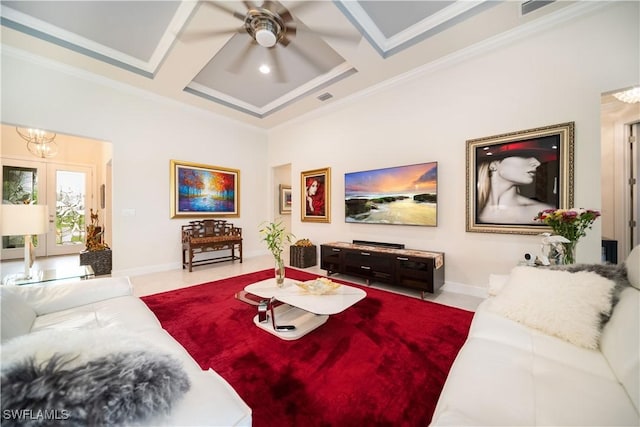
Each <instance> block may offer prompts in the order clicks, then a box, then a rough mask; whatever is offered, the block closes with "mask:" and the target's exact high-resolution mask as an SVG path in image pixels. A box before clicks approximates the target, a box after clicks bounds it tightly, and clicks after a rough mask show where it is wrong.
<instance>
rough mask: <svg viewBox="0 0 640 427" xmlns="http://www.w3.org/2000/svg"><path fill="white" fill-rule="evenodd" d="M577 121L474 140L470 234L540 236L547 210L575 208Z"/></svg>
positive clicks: (470, 148) (469, 162) (469, 157)
mask: <svg viewBox="0 0 640 427" xmlns="http://www.w3.org/2000/svg"><path fill="white" fill-rule="evenodd" d="M574 135H575V123H574V122H567V123H560V124H556V125H551V126H545V127H539V128H534V129H527V130H523V131H518V132H511V133H505V134H501V135H494V136H489V137H485V138H479V139H471V140H468V141H467V147H466V170H467V180H466V196H467V200H466V231H470V232H481V233H507V234H540V233H542V232H545V231H548V230H549V227H548V226H546V225H544V224H542V223H539V222H537V221H535V220H534V217H535V216H536V215H537V214H538V212H540V211H542V210H544V209H568V208H571V207H573V192H574V190H573V180H574Z"/></svg>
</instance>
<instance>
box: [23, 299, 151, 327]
mask: <svg viewBox="0 0 640 427" xmlns="http://www.w3.org/2000/svg"><path fill="white" fill-rule="evenodd" d="M111 326H120V327H124V328H127V329H129V330H131V331H141V330H145V329H149V328H160V322H159V321H158V318H157V317H156V316H155V315H154V314H153V313H152V312H151V311H150V310H149V309H148V308H147V306H146V304H145V303H144V302H142V301H141V300H140V298H137V297H134V296H123V297H117V298H111V299H107V300H102V301H97V302H94V303H91V304H86V305H81V306H79V307H72V308H69V309H66V310H62V311H55V312H52V313H49V314H44V315H42V316H38V317H37V318H36V320H35V322H33V327H32V331H33V332H36V331H39V330H42V329H76V328H103V327H111Z"/></svg>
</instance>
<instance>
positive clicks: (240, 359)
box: [142, 268, 473, 427]
mask: <svg viewBox="0 0 640 427" xmlns="http://www.w3.org/2000/svg"><path fill="white" fill-rule="evenodd" d="M269 277H273V270H264V271H259V272H256V273H250V274H245V275H242V276H237V277H232V278H229V279H224V280H218V281H216V282H211V283H206V284H203V285H197V286H192V287H189V288H184V289H179V290H175V291H170V292H164V293H160V294H156V295H151V296H147V297H144V298H142V299H143V301H144V302H145V303H146V304H147V305H148V306H149V307H150V308H151V310H153V312H154V313H155V314H156V316H157V317H158V318H159V319H160V322H161V323H162V326H163V327H164V328H165V329H166V330H167V331H169V333H170V334H171V335H173V336H174V337H175V338H176V339H177V340H178V341H179V342H180V343H181V344H182V345H183V346H184V347H185V348H186V349H187V350H188V351H189V353H191V355H192V356H193V358H194V359H195V360H197V361H198V363H199V364H200V366H201V367H202V368H203V369H208V368H213V369H214V370H215V371H217V372H218V373H219V374H220V375H221V376H222V377H224V378H225V379H226V380H227V381H228V382H229V383H230V384H231V385H232V386H233V387H234V388H235V389H236V391H237V392H238V394H239V395H240V396H241V397H242V398H243V399H244V401H245V402H246V403H247V404H248V405H249V406H250V407H251V408H252V410H253V425H254V426H256V427H260V426H362V425H389V426H400V425H406V426H411V425H416V426H418V425H420V426H426V425H428V424H429V422H430V421H431V417H432V415H433V411H434V409H435V405H436V402H437V400H438V396H439V395H440V392H441V390H442V387H443V385H444V382H445V379H446V377H447V373H448V372H449V369H450V367H451V364H452V363H453V360H454V358H455V356H456V354H457V353H458V351H459V350H460V347H461V346H462V344H463V343H464V340H465V339H466V337H467V333H468V330H469V325H470V322H471V318H472V317H473V313H472V312H469V311H465V310H460V309H456V308H451V307H446V306H443V305H439V304H435V303H431V302H427V301H421V300H418V299H415V298H410V297H405V296H401V295H396V294H393V293H391V292H385V291H381V290H377V289H372V288H369V287H366V286H362V288H363V289H365V290H366V292H367V297H366V298H365V299H364V300H362V301H360V302H358V303H357V304H356V305H354V306H353V307H351V308H349V309H347V310H346V311H344V312H342V313H340V314H337V315H335V316H331V317H330V318H329V320H328V321H327V323H326V324H324V325H323V326H321V327H320V328H319V329H316V330H315V331H313V332H311V333H310V334H309V335H306V336H304V337H302V338H301V339H299V340H296V341H284V340H281V339H279V338H277V337H275V336H273V335H271V334H269V333H267V332H265V331H263V330H261V329H258V328H257V327H256V326H255V325H254V324H253V317H254V316H255V314H256V312H257V308H256V307H255V306H251V305H249V304H247V303H244V302H241V301H238V300H236V299H235V298H234V295H235V293H236V292H239V291H241V290H243V289H244V287H245V286H246V285H248V284H250V283H254V282H257V281H260V280H264V279H267V278H269ZM287 277H289V278H292V279H296V280H309V279H312V278H314V277H317V276H315V275H313V274H309V273H305V272H303V271H299V270H294V269H289V268H287ZM336 281H338V282H339V280H336ZM342 283H345V284H349V285H352V286H358V285H353V284H350V283H348V282H342Z"/></svg>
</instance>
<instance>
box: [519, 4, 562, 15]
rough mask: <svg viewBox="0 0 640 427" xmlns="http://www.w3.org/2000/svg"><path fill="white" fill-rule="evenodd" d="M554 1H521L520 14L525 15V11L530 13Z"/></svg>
mask: <svg viewBox="0 0 640 427" xmlns="http://www.w3.org/2000/svg"><path fill="white" fill-rule="evenodd" d="M554 1H555V0H528V1H525V2H522V16H524V15H526V14H527V13H531V12H533V11H534V10H538V9H540V8H541V7H544V6H546V5H548V4H551V3H553V2H554Z"/></svg>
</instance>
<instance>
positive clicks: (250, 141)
mask: <svg viewBox="0 0 640 427" xmlns="http://www.w3.org/2000/svg"><path fill="white" fill-rule="evenodd" d="M2 121H3V123H11V124H22V125H27V126H33V127H40V128H44V129H50V130H53V131H57V132H59V133H66V134H71V135H78V136H85V137H89V138H94V139H99V140H103V141H108V142H111V143H112V144H113V192H112V193H113V195H112V197H113V224H112V227H113V238H112V239H113V241H112V242H111V246H112V249H113V269H114V274H136V273H141V272H145V271H157V270H162V269H169V268H176V267H178V266H179V265H180V260H181V255H180V226H181V225H182V224H185V223H187V222H188V219H170V218H169V217H170V211H169V209H170V205H169V194H170V193H169V191H170V188H169V160H170V159H177V160H183V161H189V162H197V163H204V164H209V165H216V166H223V167H229V168H234V169H240V171H241V173H240V184H241V198H240V217H239V218H231V219H230V221H232V222H233V223H234V224H235V225H238V226H241V227H243V237H244V249H245V255H246V256H251V254H252V253H253V254H255V253H259V252H263V251H264V249H263V248H262V244H261V243H260V240H259V236H258V232H257V230H258V225H259V224H260V222H262V221H264V220H266V219H268V218H269V214H270V212H269V211H268V210H267V205H268V198H269V197H270V194H271V193H270V192H269V191H267V188H266V185H265V179H264V177H265V176H267V174H268V173H269V169H268V167H267V161H266V158H267V138H266V134H265V132H264V131H262V130H258V129H255V128H252V127H248V126H244V125H240V124H238V123H236V122H232V121H229V120H226V119H223V118H220V117H219V116H216V115H213V114H210V113H206V112H203V111H200V110H196V109H194V108H191V107H187V106H184V105H179V104H177V103H174V102H171V101H167V100H164V99H162V98H159V97H156V96H153V95H150V94H148V93H145V92H142V91H139V90H135V89H132V88H129V87H125V86H122V85H116V84H115V83H112V82H109V81H106V80H104V79H100V78H97V77H88V76H86V75H85V74H84V73H82V72H80V71H76V70H72V69H69V68H64V67H62V66H57V65H53V64H51V63H49V62H45V61H44V60H39V59H36V58H33V57H27V56H24V55H23V54H20V53H19V52H16V51H13V50H11V49H3V52H2ZM131 210H133V211H134V212H135V215H134V216H125V213H126V212H131Z"/></svg>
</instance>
